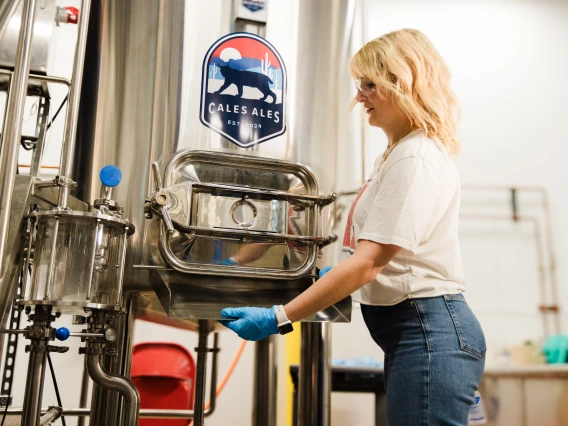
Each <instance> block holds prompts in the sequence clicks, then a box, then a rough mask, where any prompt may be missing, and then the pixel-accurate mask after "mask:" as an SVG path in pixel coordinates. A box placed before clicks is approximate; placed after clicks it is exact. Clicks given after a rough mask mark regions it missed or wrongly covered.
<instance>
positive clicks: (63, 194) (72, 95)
mask: <svg viewBox="0 0 568 426" xmlns="http://www.w3.org/2000/svg"><path fill="white" fill-rule="evenodd" d="M90 10H91V0H82V1H81V13H80V14H79V28H78V33H77V45H76V46H75V59H74V60H73V74H72V77H71V88H70V89H69V105H68V108H67V119H66V123H67V124H66V126H65V134H64V136H63V147H62V149H61V161H60V167H59V175H60V176H63V177H65V178H69V177H70V175H71V167H72V166H73V153H74V151H75V140H76V138H77V122H78V120H79V101H80V98H81V87H82V83H83V66H84V63H85V50H86V47H87V31H88V27H89V14H90ZM69 189H70V188H69V186H68V185H66V184H64V185H62V186H61V188H60V190H59V208H62V209H65V208H67V198H68V197H69Z"/></svg>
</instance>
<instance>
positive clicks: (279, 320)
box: [274, 305, 294, 334]
mask: <svg viewBox="0 0 568 426" xmlns="http://www.w3.org/2000/svg"><path fill="white" fill-rule="evenodd" d="M274 313H275V314H276V324H277V325H278V333H280V334H288V333H290V332H291V331H294V327H293V326H292V321H290V320H289V319H288V317H287V316H286V312H284V306H282V305H278V306H275V307H274Z"/></svg>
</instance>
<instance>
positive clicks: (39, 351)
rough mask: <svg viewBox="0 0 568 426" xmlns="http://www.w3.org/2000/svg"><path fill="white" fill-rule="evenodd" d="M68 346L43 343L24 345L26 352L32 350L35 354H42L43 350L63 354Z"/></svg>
mask: <svg viewBox="0 0 568 426" xmlns="http://www.w3.org/2000/svg"><path fill="white" fill-rule="evenodd" d="M68 350H69V348H68V347H67V346H51V345H50V346H43V345H26V353H27V352H33V353H36V354H42V353H44V352H49V353H51V352H57V353H58V354H64V353H65V352H67V351H68Z"/></svg>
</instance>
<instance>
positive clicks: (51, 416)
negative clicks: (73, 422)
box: [39, 407, 63, 426]
mask: <svg viewBox="0 0 568 426" xmlns="http://www.w3.org/2000/svg"><path fill="white" fill-rule="evenodd" d="M62 412H63V410H62V409H61V407H49V408H48V409H47V413H45V415H44V416H42V418H41V419H40V420H39V426H48V425H50V424H51V423H52V422H53V421H54V420H57V419H58V418H60V417H61V413H62Z"/></svg>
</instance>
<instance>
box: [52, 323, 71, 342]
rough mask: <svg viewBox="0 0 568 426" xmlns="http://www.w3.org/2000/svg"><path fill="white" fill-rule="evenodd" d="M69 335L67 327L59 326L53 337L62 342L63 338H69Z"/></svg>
mask: <svg viewBox="0 0 568 426" xmlns="http://www.w3.org/2000/svg"><path fill="white" fill-rule="evenodd" d="M69 336H71V332H70V331H69V329H68V328H66V327H59V328H58V329H57V330H56V331H55V338H56V339H57V340H61V341H62V342H63V341H64V340H67V339H69Z"/></svg>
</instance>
